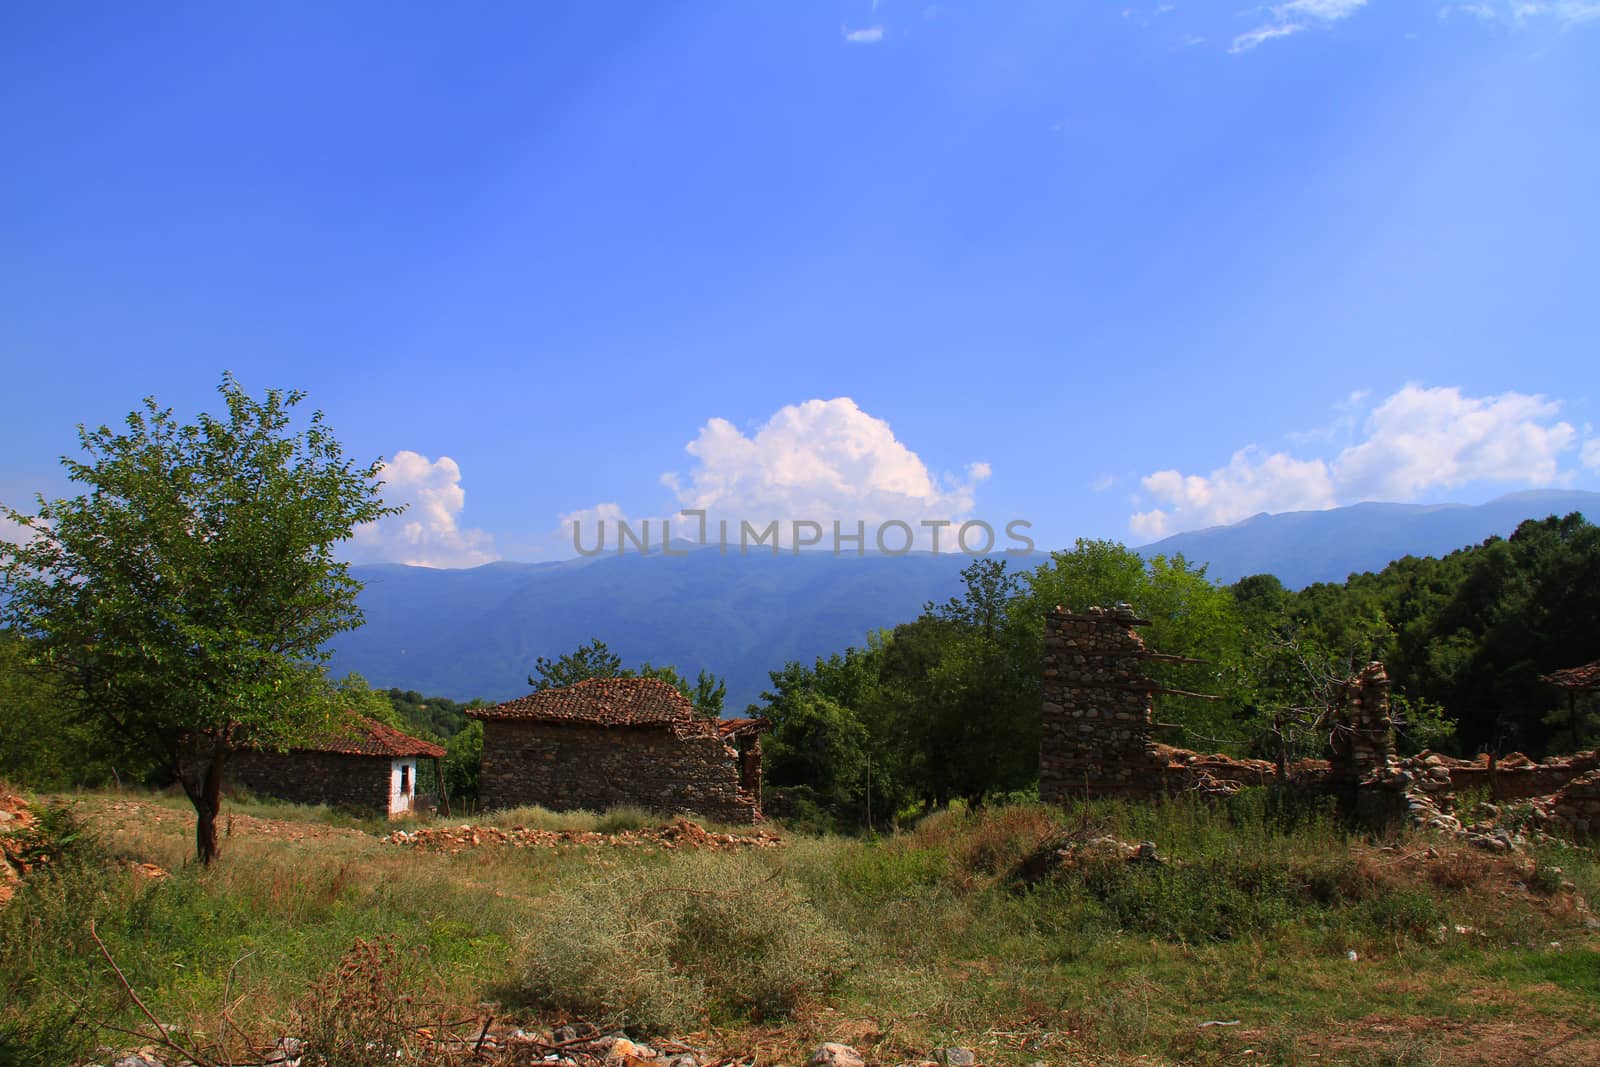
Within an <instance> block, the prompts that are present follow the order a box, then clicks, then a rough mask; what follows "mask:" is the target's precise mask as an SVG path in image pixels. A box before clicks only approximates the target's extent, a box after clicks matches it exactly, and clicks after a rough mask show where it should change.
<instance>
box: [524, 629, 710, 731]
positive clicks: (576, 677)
mask: <svg viewBox="0 0 1600 1067" xmlns="http://www.w3.org/2000/svg"><path fill="white" fill-rule="evenodd" d="M590 678H655V679H657V680H659V681H663V682H666V683H667V684H668V685H670V686H672V687H673V688H674V689H676V690H677V691H678V692H680V693H682V694H683V695H684V697H685V698H686V699H687V700H688V701H689V702H690V703H691V704H693V705H694V708H695V711H697V712H699V713H700V714H701V715H702V716H704V717H705V718H708V719H716V718H720V717H721V715H722V709H723V704H724V701H725V700H726V698H727V694H728V686H727V682H726V681H724V680H723V679H721V678H719V677H717V676H716V675H714V674H712V673H711V672H710V671H706V670H702V671H701V672H700V673H699V675H698V676H696V678H695V681H694V684H693V685H690V684H689V681H688V680H687V679H686V678H684V677H683V675H681V674H679V673H678V669H677V668H676V667H673V666H670V665H668V666H664V667H657V666H655V665H654V664H651V663H641V664H640V665H639V666H638V667H637V668H633V667H628V668H625V667H623V666H622V657H621V656H619V655H617V654H616V653H615V652H612V651H611V649H610V648H608V647H607V646H606V643H605V642H604V641H602V640H600V639H599V638H598V637H596V638H592V639H591V640H590V641H589V643H588V644H586V645H580V646H578V647H577V648H575V649H573V650H572V651H571V652H566V653H563V654H562V655H560V656H557V657H556V658H555V659H550V658H549V657H546V656H540V657H539V658H538V659H536V660H534V663H533V673H532V674H530V675H528V684H529V685H531V686H533V688H534V690H535V691H538V690H542V689H559V688H562V687H564V686H569V685H575V684H577V683H578V682H582V681H585V680H587V679H590Z"/></svg>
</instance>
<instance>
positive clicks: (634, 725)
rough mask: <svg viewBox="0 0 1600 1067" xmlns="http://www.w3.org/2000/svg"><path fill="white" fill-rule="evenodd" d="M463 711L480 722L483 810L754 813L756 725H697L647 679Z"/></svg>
mask: <svg viewBox="0 0 1600 1067" xmlns="http://www.w3.org/2000/svg"><path fill="white" fill-rule="evenodd" d="M467 714H468V715H470V716H472V717H473V718H475V719H480V720H482V721H483V767H482V770H481V772H480V775H479V795H480V797H481V798H482V800H483V803H484V806H485V807H497V808H510V807H518V806H521V805H526V804H537V805H539V806H541V807H545V808H550V809H552V810H555V811H571V810H578V809H586V810H589V811H603V810H605V809H606V808H611V807H617V806H619V805H634V806H638V807H643V808H648V809H650V810H652V811H658V812H663V813H666V814H677V813H684V812H687V813H689V814H696V815H705V816H707V817H709V818H713V819H719V820H722V821H724V822H738V823H749V822H755V821H756V820H757V819H759V818H760V817H761V807H760V805H761V732H762V731H763V730H765V729H766V726H767V723H766V720H765V719H706V718H704V717H702V716H701V715H700V714H699V713H698V712H697V711H696V710H695V707H694V705H693V704H691V703H690V702H689V700H688V698H686V697H685V696H683V694H681V693H680V692H678V690H677V689H675V688H673V687H672V686H670V685H668V684H666V683H665V682H662V681H659V680H657V679H654V678H590V679H587V680H585V681H581V682H578V683H576V684H574V685H569V686H564V687H562V688H559V689H544V690H539V691H537V692H534V693H530V694H528V695H527V696H525V697H519V698H517V699H516V700H508V701H506V702H505V703H503V704H497V705H495V706H494V707H492V708H476V709H473V710H471V711H469V712H467Z"/></svg>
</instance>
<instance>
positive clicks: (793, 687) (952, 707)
mask: <svg viewBox="0 0 1600 1067" xmlns="http://www.w3.org/2000/svg"><path fill="white" fill-rule="evenodd" d="M962 576H963V579H964V584H965V590H964V592H963V594H962V595H960V596H958V597H955V598H953V599H951V600H950V601H948V602H946V603H943V604H933V603H930V604H928V605H927V606H926V607H925V609H924V611H923V613H922V615H921V616H920V617H919V618H917V619H915V620H913V621H911V622H907V623H904V624H902V625H899V626H896V627H894V628H893V629H892V630H885V631H881V632H879V633H876V634H873V635H871V636H870V637H869V638H868V640H867V643H866V646H865V647H863V648H849V649H845V650H844V651H842V652H839V653H836V654H833V655H830V656H825V657H821V658H819V659H817V661H816V662H815V663H812V664H803V663H798V662H791V663H789V664H787V665H785V666H784V668H783V669H782V670H779V671H774V672H772V674H771V679H772V686H771V689H770V690H769V691H768V692H766V693H764V694H763V703H762V704H761V705H758V706H755V707H753V708H752V709H751V710H752V711H754V712H757V713H760V714H763V715H766V716H768V717H769V718H771V719H772V721H773V724H774V728H773V731H772V733H771V734H770V735H769V736H768V738H767V740H766V742H765V748H766V760H767V781H768V784H769V786H770V787H771V788H772V793H773V799H774V801H775V802H776V805H775V806H778V807H781V808H783V809H785V810H787V811H788V812H789V813H790V814H791V815H794V816H798V817H802V818H806V817H811V818H815V819H819V820H825V821H832V822H834V823H836V824H844V825H864V824H866V823H868V822H869V821H874V822H875V821H877V820H879V819H888V818H892V817H893V816H895V815H896V814H898V813H903V812H905V811H907V810H910V809H915V808H917V807H919V806H921V807H933V806H939V805H942V804H944V803H947V802H948V801H949V800H951V799H953V798H956V797H960V798H962V799H964V800H966V801H967V802H968V803H981V802H982V801H984V800H985V799H987V798H990V797H993V796H996V795H999V794H1006V793H1011V792H1019V791H1027V790H1030V789H1033V788H1034V787H1035V786H1036V783H1037V774H1038V765H1037V761H1038V738H1039V726H1040V718H1039V706H1040V697H1039V679H1040V673H1041V670H1042V667H1043V662H1042V648H1043V635H1044V615H1045V612H1046V611H1047V610H1049V609H1051V608H1053V607H1056V606H1058V605H1059V606H1063V607H1067V608H1069V609H1074V610H1082V609H1084V608H1087V607H1090V606H1092V605H1111V604H1115V603H1117V602H1127V603H1129V604H1131V605H1132V606H1133V607H1134V609H1135V610H1136V611H1137V612H1138V613H1139V615H1140V616H1141V617H1143V618H1145V619H1148V620H1149V625H1148V626H1146V627H1144V628H1143V629H1142V633H1143V635H1144V637H1145V640H1146V643H1147V644H1148V645H1149V646H1150V647H1152V648H1154V649H1156V650H1159V651H1161V652H1167V653H1174V654H1177V655H1180V656H1184V657H1189V658H1193V659H1199V660H1202V661H1204V662H1202V663H1198V664H1164V663H1152V664H1151V665H1150V667H1149V674H1150V675H1151V676H1152V677H1153V678H1154V679H1155V680H1156V681H1158V682H1159V683H1161V684H1162V685H1163V686H1166V687H1168V688H1173V689H1180V690H1184V691H1186V692H1189V693H1199V694H1208V695H1211V696H1214V697H1216V698H1219V699H1215V700H1201V699H1198V698H1194V697H1185V696H1172V695H1163V696H1158V697H1157V698H1156V702H1157V703H1156V720H1157V722H1159V723H1164V724H1168V725H1166V726H1164V727H1163V728H1162V729H1161V731H1160V732H1159V738H1160V739H1161V740H1163V741H1166V742H1168V743H1170V744H1173V745H1178V746H1182V747H1186V748H1195V749H1201V750H1205V751H1222V752H1226V753H1229V754H1232V755H1236V756H1255V757H1262V758H1269V759H1282V760H1285V761H1288V760H1293V759H1296V758H1300V757H1302V756H1308V755H1310V756H1316V755H1323V754H1325V751H1324V750H1325V745H1326V737H1325V733H1324V732H1323V731H1321V730H1319V729H1318V727H1317V718H1318V715H1319V714H1320V713H1321V712H1322V711H1323V710H1324V709H1325V708H1326V707H1327V706H1328V704H1329V702H1330V701H1331V700H1332V699H1333V696H1334V692H1335V687H1336V685H1337V683H1338V682H1339V681H1340V680H1341V679H1343V678H1346V677H1348V676H1349V675H1351V674H1352V673H1354V672H1355V671H1356V670H1357V669H1359V668H1360V667H1361V666H1363V665H1365V664H1366V663H1367V662H1369V661H1371V660H1375V659H1376V660H1382V661H1383V662H1384V663H1385V665H1386V666H1387V668H1388V671H1389V674H1390V677H1391V678H1392V680H1393V681H1394V684H1395V709H1396V712H1397V715H1398V717H1399V719H1400V723H1401V739H1402V744H1403V745H1405V746H1407V747H1408V748H1410V749H1411V750H1416V749H1419V748H1422V747H1432V748H1436V749H1440V750H1444V751H1451V752H1455V753H1457V754H1462V755H1471V754H1474V753H1476V752H1480V751H1484V750H1487V749H1491V748H1492V749H1495V750H1498V751H1501V752H1505V751H1509V750H1511V749H1522V750H1525V751H1528V752H1530V753H1533V754H1536V755H1537V754H1544V753H1547V752H1551V751H1558V750H1564V749H1572V748H1577V747H1579V746H1581V745H1585V744H1593V743H1594V739H1595V737H1596V730H1595V726H1596V722H1595V720H1596V718H1597V716H1596V701H1595V699H1594V695H1593V694H1589V695H1587V696H1585V697H1582V698H1580V699H1579V700H1577V701H1576V702H1575V704H1574V706H1573V708H1572V709H1570V710H1569V708H1568V704H1567V700H1566V696H1565V695H1564V694H1563V693H1562V692H1560V691H1558V690H1556V689H1555V688H1554V687H1552V686H1549V685H1547V684H1545V683H1543V682H1541V681H1540V680H1539V678H1540V676H1541V675H1543V674H1545V673H1548V672H1550V671H1553V670H1557V669H1560V668H1563V667H1571V666H1575V665H1578V664H1582V663H1586V662H1589V661H1591V660H1594V659H1595V658H1596V657H1600V528H1597V527H1595V526H1594V525H1592V524H1590V523H1588V522H1586V521H1585V520H1584V518H1583V517H1582V516H1581V515H1577V514H1574V515H1569V516H1567V517H1566V518H1556V517H1551V518H1548V519H1544V520H1540V521H1529V522H1525V523H1523V524H1522V525H1521V526H1520V527H1518V529H1517V531H1516V532H1515V533H1514V534H1513V535H1512V536H1511V537H1510V538H1507V539H1501V538H1491V539H1490V540H1488V541H1486V542H1484V543H1483V544H1482V545H1478V546H1474V547H1471V548H1466V549H1463V550H1461V551H1458V552H1454V553H1451V554H1450V555H1449V556H1446V557H1445V558H1443V559H1433V558H1425V559H1418V558H1414V557H1406V558H1405V559H1401V560H1398V561H1396V562H1395V563H1393V564H1391V565H1390V566H1388V567H1386V568H1385V569H1384V570H1382V571H1381V572H1378V573H1375V574H1372V573H1369V574H1360V575H1354V576H1352V577H1351V578H1350V579H1349V580H1348V581H1346V582H1345V583H1343V584H1339V585H1334V584H1319V585H1313V586H1310V587H1308V588H1306V589H1303V590H1299V591H1293V590H1289V589H1286V588H1284V586H1283V584H1282V583H1281V582H1279V581H1278V580H1277V579H1276V578H1274V577H1272V576H1270V575H1257V576H1254V577H1249V578H1245V579H1243V580H1241V581H1239V582H1237V583H1235V584H1234V585H1232V586H1222V585H1218V584H1216V583H1213V582H1211V581H1209V580H1208V579H1207V578H1206V576H1205V569H1204V567H1200V566H1195V565H1193V564H1191V563H1189V562H1188V561H1187V560H1185V559H1184V558H1182V557H1181V556H1178V557H1173V558H1166V557H1156V558H1154V559H1151V560H1148V561H1147V560H1144V559H1143V558H1141V557H1140V556H1139V555H1138V553H1136V552H1134V551H1133V550H1131V549H1128V548H1126V547H1124V546H1122V545H1120V544H1117V543H1115V542H1110V541H1088V540H1080V541H1079V542H1078V543H1077V545H1076V546H1075V547H1074V548H1073V549H1072V550H1071V551H1069V552H1057V553H1054V554H1053V555H1052V556H1051V559H1050V562H1048V563H1046V564H1043V565H1042V566H1039V567H1037V568H1035V569H1033V570H1027V571H1016V570H1013V569H1011V568H1010V567H1009V566H1008V565H1007V563H1006V562H1005V561H1003V560H999V559H994V558H985V559H979V560H976V561H975V562H974V563H973V564H972V565H971V566H969V567H967V568H966V570H964V571H963V572H962Z"/></svg>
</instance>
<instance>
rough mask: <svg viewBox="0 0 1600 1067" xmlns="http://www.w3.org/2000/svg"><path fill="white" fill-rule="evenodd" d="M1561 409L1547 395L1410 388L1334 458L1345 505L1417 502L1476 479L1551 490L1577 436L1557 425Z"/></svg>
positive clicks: (1386, 405) (1386, 403) (1387, 402)
mask: <svg viewBox="0 0 1600 1067" xmlns="http://www.w3.org/2000/svg"><path fill="white" fill-rule="evenodd" d="M1558 409H1559V405H1557V404H1556V403H1554V402H1553V401H1548V400H1546V399H1545V398H1544V397H1541V396H1529V395H1526V394H1524V393H1503V394H1501V395H1499V396H1489V397H1466V396H1462V395H1461V390H1460V389H1455V388H1434V389H1425V388H1423V387H1421V386H1418V385H1408V386H1406V387H1405V388H1404V389H1401V390H1400V391H1399V392H1398V393H1395V394H1394V395H1393V396H1391V397H1389V398H1388V399H1387V400H1385V401H1384V402H1383V403H1382V404H1380V405H1379V406H1378V407H1377V409H1375V410H1374V411H1373V412H1372V414H1371V415H1369V416H1368V417H1367V421H1366V426H1365V427H1364V431H1365V433H1366V440H1365V441H1363V442H1361V443H1360V444H1358V445H1354V446H1352V447H1350V448H1347V449H1345V450H1344V451H1343V452H1341V453H1340V454H1339V457H1338V458H1337V459H1336V460H1335V461H1334V465H1333V466H1334V477H1335V478H1336V479H1337V481H1338V482H1339V488H1340V495H1341V497H1342V498H1343V499H1346V500H1411V499H1413V498H1415V497H1416V495H1417V494H1418V493H1421V492H1423V491H1424V490H1427V489H1433V488H1442V489H1454V488H1458V487H1460V486H1463V485H1466V484H1468V483H1470V482H1501V483H1514V484H1523V485H1536V486H1538V485H1549V484H1550V483H1552V482H1554V481H1555V480H1556V475H1557V457H1558V456H1559V455H1560V454H1561V453H1562V452H1565V451H1567V450H1568V449H1570V448H1571V447H1572V446H1573V444H1574V443H1575V441H1576V438H1577V431H1576V430H1574V429H1573V428H1572V426H1571V425H1570V424H1569V423H1565V422H1556V423H1550V422H1549V420H1550V419H1552V418H1554V417H1555V414H1556V412H1557V410H1558Z"/></svg>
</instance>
